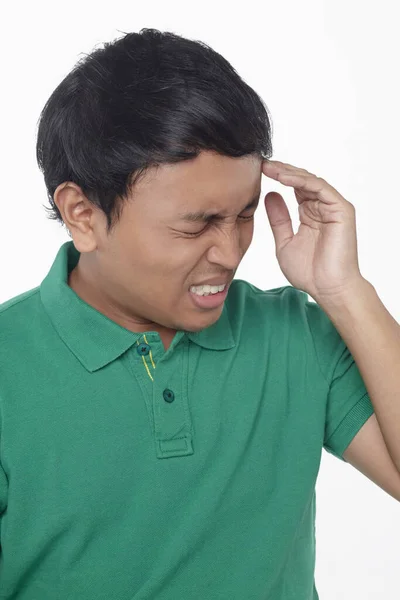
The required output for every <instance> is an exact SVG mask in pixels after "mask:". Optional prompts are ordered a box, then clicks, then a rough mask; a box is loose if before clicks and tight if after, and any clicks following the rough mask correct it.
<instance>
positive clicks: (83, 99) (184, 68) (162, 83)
mask: <svg viewBox="0 0 400 600" xmlns="http://www.w3.org/2000/svg"><path fill="white" fill-rule="evenodd" d="M203 150H210V151H215V152H217V153H219V154H221V155H225V156H231V157H240V156H245V155H252V154H254V155H255V156H259V157H260V158H262V159H268V158H270V157H271V156H272V125H271V121H270V118H269V114H268V109H267V107H266V105H265V104H264V102H263V100H262V99H261V98H260V96H259V95H258V94H257V93H256V92H255V91H254V90H253V89H252V88H251V87H250V86H249V85H248V84H247V83H245V81H244V80H243V79H242V78H241V77H240V76H239V75H238V73H237V72H236V70H235V69H234V68H233V67H232V66H231V65H230V63H229V62H228V61H227V60H226V59H225V58H223V57H222V56H221V55H220V54H219V53H218V52H216V51H215V50H213V49H212V48H210V47H209V46H208V45H207V44H205V43H204V42H201V41H198V40H190V39H186V38H184V37H181V36H179V35H177V34H175V33H171V32H161V31H159V30H157V29H147V28H144V29H141V30H140V32H139V33H127V34H125V35H124V36H123V37H121V38H119V39H116V40H114V41H113V42H107V43H105V44H104V47H103V48H99V49H96V50H94V51H93V52H92V53H91V54H88V55H85V56H84V58H82V59H80V60H79V61H78V62H77V63H76V65H75V66H74V68H73V69H72V71H71V72H70V73H69V74H68V75H67V76H66V77H65V78H64V79H63V80H62V81H61V83H60V84H59V85H58V86H57V87H56V89H55V90H54V92H53V93H52V94H51V96H50V98H49V99H48V101H47V102H46V104H45V106H44V108H43V110H42V112H41V114H40V118H39V122H38V133H37V145H36V156H37V161H38V165H39V168H40V170H41V171H42V172H43V174H44V180H45V184H46V189H47V195H48V198H49V201H50V205H51V208H47V207H44V208H45V210H46V211H49V213H50V214H49V217H48V218H50V219H53V220H57V221H59V222H60V223H61V224H64V223H63V218H62V215H61V213H60V211H59V209H58V207H57V205H56V204H55V202H54V198H53V196H54V192H55V190H56V188H57V186H58V185H59V184H60V183H63V182H66V181H72V182H74V183H76V184H77V185H78V186H80V188H81V189H82V192H83V193H84V194H85V196H86V197H87V198H88V200H89V201H90V202H92V203H93V204H94V205H96V206H97V207H98V208H100V209H101V210H102V211H103V212H104V214H105V215H106V217H107V233H109V232H110V231H111V229H112V228H113V227H114V225H115V224H116V223H117V222H118V220H119V218H120V215H121V207H122V203H123V202H124V201H125V200H126V199H127V195H128V194H129V193H130V192H131V190H132V188H133V187H134V184H135V182H137V181H138V180H139V178H141V177H142V176H144V174H145V173H146V170H147V169H148V168H149V167H152V166H157V165H159V164H163V163H176V162H180V161H184V160H190V159H193V158H195V157H196V156H198V155H199V153H200V152H201V151H203Z"/></svg>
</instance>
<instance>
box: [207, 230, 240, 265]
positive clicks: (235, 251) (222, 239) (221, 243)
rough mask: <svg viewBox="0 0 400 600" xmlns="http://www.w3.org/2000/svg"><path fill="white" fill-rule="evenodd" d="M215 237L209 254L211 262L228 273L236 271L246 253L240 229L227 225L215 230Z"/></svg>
mask: <svg viewBox="0 0 400 600" xmlns="http://www.w3.org/2000/svg"><path fill="white" fill-rule="evenodd" d="M214 235H215V237H214V238H213V243H212V245H211V246H210V248H209V250H208V253H207V258H208V260H209V262H210V263H215V264H218V265H220V266H221V267H224V269H225V270H226V271H235V270H236V269H237V267H238V265H239V263H240V261H241V260H242V258H243V256H244V254H245V252H246V249H245V250H243V248H242V245H243V240H242V239H241V235H240V231H239V228H238V227H237V226H236V225H233V226H228V225H225V226H223V227H220V228H218V230H215V234H214Z"/></svg>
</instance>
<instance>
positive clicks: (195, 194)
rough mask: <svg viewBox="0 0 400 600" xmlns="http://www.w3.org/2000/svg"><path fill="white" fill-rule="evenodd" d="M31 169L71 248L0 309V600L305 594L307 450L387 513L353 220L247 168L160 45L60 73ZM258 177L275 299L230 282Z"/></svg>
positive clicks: (388, 375) (249, 98)
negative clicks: (380, 497) (370, 484)
mask: <svg viewBox="0 0 400 600" xmlns="http://www.w3.org/2000/svg"><path fill="white" fill-rule="evenodd" d="M37 153H38V161H39V165H40V167H41V169H42V170H43V173H44V177H45V181H46V185H47V189H48V194H49V200H50V203H51V218H54V219H56V220H58V221H59V222H61V223H63V224H64V225H65V227H67V228H68V231H69V232H70V235H71V237H72V240H71V241H68V242H66V243H64V244H63V245H62V246H61V247H60V249H59V251H58V253H57V256H56V257H55V260H54V262H53V264H52V266H51V269H50V270H49V272H48V274H47V276H46V277H45V278H44V280H43V281H42V282H41V284H40V285H39V286H38V287H36V288H34V289H32V290H29V291H26V292H25V293H23V294H21V295H19V296H18V297H16V298H12V299H10V300H8V301H7V302H5V303H4V304H3V305H2V306H1V307H0V332H1V344H0V402H1V419H2V421H1V445H0V449H1V456H0V459H1V469H0V510H1V562H0V590H1V591H0V596H1V598H2V599H4V600H6V599H9V600H11V598H16V599H19V600H39V599H40V600H55V599H57V600H67V599H69V600H71V599H74V600H76V599H82V600H83V599H84V600H111V598H112V599H115V600H153V599H154V600H177V599H179V598H190V599H192V600H204V599H207V600H217V599H218V600H219V599H224V600H225V599H227V598H229V599H230V600H245V599H246V600H247V599H250V598H251V599H254V600H256V599H259V600H264V599H266V598H268V599H269V600H294V599H295V600H312V599H314V600H315V599H317V598H318V594H317V590H316V587H315V582H314V566H315V534H314V531H315V530H314V523H315V501H316V498H315V483H316V479H317V475H318V470H319V466H320V460H321V452H322V448H325V449H326V450H327V451H328V452H331V453H332V454H334V455H335V456H337V457H338V458H339V459H341V460H347V461H348V462H350V463H351V464H353V465H354V466H355V467H356V468H359V469H360V470H361V471H362V472H364V473H365V474H366V476H367V477H369V478H370V479H372V480H373V481H375V483H377V484H378V485H380V486H381V487H382V488H383V489H384V490H386V491H387V492H388V493H389V494H391V495H392V496H393V497H396V498H397V499H400V475H399V466H400V452H399V444H398V436H396V432H398V431H399V418H398V415H399V412H400V411H399V398H398V389H399V387H400V385H399V384H400V381H398V376H396V375H395V374H394V372H397V370H396V368H395V366H396V363H395V361H397V363H398V362H399V361H400V341H399V338H400V336H399V327H398V325H397V323H396V322H395V321H394V320H393V319H392V318H391V317H390V315H389V314H388V313H387V312H386V311H385V309H384V307H383V306H382V305H381V303H380V301H379V299H378V298H377V296H376V293H375V291H374V288H373V287H372V285H371V284H369V282H367V281H366V280H365V279H364V278H363V277H362V276H361V274H360V273H359V270H358V261H357V248H356V242H355V239H356V238H355V219H354V207H352V205H351V204H350V203H349V202H347V201H346V200H345V199H344V198H343V197H342V196H340V194H339V193H338V192H336V190H334V189H333V188H332V187H331V186H329V184H327V183H326V182H325V181H324V180H322V179H320V178H317V177H315V176H314V175H312V174H310V173H308V172H307V171H305V170H303V169H297V168H295V167H292V166H291V165H285V164H283V163H279V162H276V161H269V160H266V159H268V158H269V157H270V156H271V154H272V146H271V129H270V121H269V118H268V114H267V111H266V108H265V106H264V104H263V103H262V101H261V100H260V98H259V97H258V96H257V94H256V93H255V92H254V91H253V90H252V89H251V88H250V87H249V86H247V84H245V83H244V82H243V81H242V80H241V79H240V77H239V76H238V75H237V73H236V72H235V71H234V70H233V69H232V67H231V66H230V65H229V63H227V62H226V60H225V59H223V58H222V57H221V56H220V55H219V54H217V53H216V52H214V51H213V50H211V49H210V48H208V47H207V46H205V45H204V44H200V43H198V42H194V41H191V40H186V39H184V38H180V37H179V36H176V35H174V34H171V33H161V32H158V31H156V30H142V31H141V32H140V33H139V34H137V33H133V34H128V35H126V36H125V37H124V38H121V39H120V40H117V41H115V42H114V43H112V44H106V45H105V47H104V48H103V49H100V50H96V51H95V52H93V53H92V54H91V55H89V56H88V57H87V58H85V59H84V60H83V61H81V62H80V63H78V65H77V66H76V67H75V68H74V70H73V71H72V72H71V73H70V74H69V75H68V76H67V77H66V78H65V79H64V81H63V82H61V84H60V85H59V86H58V87H57V89H56V90H55V91H54V93H53V94H52V96H51V97H50V99H49V101H48V103H47V104H46V106H45V108H44V110H43V113H42V115H41V121H40V126H39V131H38V142H37ZM263 174H264V175H265V176H267V177H269V178H271V179H277V180H279V181H281V182H282V183H284V184H286V185H288V186H292V187H293V188H294V189H295V193H296V198H297V200H298V202H299V211H300V218H301V226H300V229H299V232H298V233H297V235H293V230H292V226H291V222H290V217H289V213H288V211H287V208H286V205H285V203H284V201H283V198H282V197H281V196H280V195H279V194H275V193H273V192H271V193H269V194H267V196H266V198H265V207H266V210H267V214H268V218H269V222H270V225H271V228H272V231H273V234H274V238H275V242H276V249H277V252H276V256H277V258H278V260H279V264H280V266H281V268H282V271H283V272H284V274H285V275H286V277H287V279H288V280H289V281H290V283H291V284H292V285H291V286H290V285H288V286H284V287H281V288H275V289H270V290H265V291H264V290H260V289H258V288H256V287H255V286H254V285H252V284H251V283H248V282H246V281H243V280H240V279H234V276H235V272H236V270H237V268H238V266H239V264H240V261H241V260H242V258H243V256H244V254H245V253H246V251H247V249H248V248H249V245H250V243H251V240H252V236H253V223H254V213H255V210H256V207H257V204H258V201H259V196H260V194H261V178H262V175H263ZM259 268H260V269H262V271H263V272H265V274H266V277H267V274H268V261H267V260H266V259H265V257H260V262H259ZM292 286H293V287H292ZM307 293H309V294H310V295H311V296H312V297H313V298H314V299H315V300H316V301H317V303H313V302H309V301H308V298H307ZM361 324H362V326H361ZM369 342H371V344H369ZM378 352H379V353H380V354H379V357H378ZM353 355H354V357H353ZM378 358H380V359H381V360H379V361H378ZM354 359H356V360H357V363H356V362H355V360H354ZM396 377H397V380H396ZM396 394H397V397H396ZM375 413H376V414H375ZM377 417H378V419H377ZM395 465H397V466H395Z"/></svg>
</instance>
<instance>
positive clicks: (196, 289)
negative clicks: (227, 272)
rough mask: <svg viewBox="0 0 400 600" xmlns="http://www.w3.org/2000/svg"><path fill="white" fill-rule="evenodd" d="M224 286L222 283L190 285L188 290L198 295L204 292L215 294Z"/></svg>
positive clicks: (203, 294)
mask: <svg viewBox="0 0 400 600" xmlns="http://www.w3.org/2000/svg"><path fill="white" fill-rule="evenodd" d="M225 287H226V284H223V285H192V286H191V288H190V291H191V292H193V293H194V294H198V295H199V296H205V295H206V294H216V293H217V292H222V291H223V290H224V289H225Z"/></svg>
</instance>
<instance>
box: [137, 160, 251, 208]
mask: <svg viewBox="0 0 400 600" xmlns="http://www.w3.org/2000/svg"><path fill="white" fill-rule="evenodd" d="M261 177H262V159H261V157H254V156H245V157H239V158H232V157H227V156H221V155H219V154H217V153H215V152H209V151H207V152H202V153H201V154H200V155H199V156H197V157H196V158H195V159H191V160H189V161H183V162H179V163H175V164H167V165H159V166H157V167H155V168H154V169H152V170H151V172H150V173H149V175H148V176H147V174H146V176H145V177H144V179H143V181H142V182H141V183H140V190H139V193H140V195H141V196H142V197H143V199H144V200H145V202H144V203H143V205H142V206H143V207H144V206H145V205H147V207H148V206H149V204H148V202H147V201H149V203H150V204H152V203H153V202H155V201H156V202H157V212H158V214H160V215H161V214H163V215H165V216H166V217H168V216H171V217H172V216H173V217H174V218H182V217H184V216H185V215H189V214H190V215H191V216H192V217H194V216H195V215H197V216H200V214H201V213H207V214H211V213H213V214H219V215H223V214H227V215H228V214H229V213H230V212H232V213H233V212H236V211H242V210H244V208H245V207H246V206H247V205H248V204H249V203H250V202H251V201H252V200H253V199H254V198H255V197H256V198H257V199H258V197H259V195H260V191H261V190H260V187H261ZM153 209H154V206H153Z"/></svg>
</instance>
